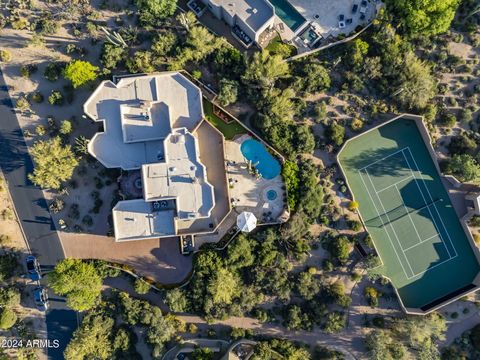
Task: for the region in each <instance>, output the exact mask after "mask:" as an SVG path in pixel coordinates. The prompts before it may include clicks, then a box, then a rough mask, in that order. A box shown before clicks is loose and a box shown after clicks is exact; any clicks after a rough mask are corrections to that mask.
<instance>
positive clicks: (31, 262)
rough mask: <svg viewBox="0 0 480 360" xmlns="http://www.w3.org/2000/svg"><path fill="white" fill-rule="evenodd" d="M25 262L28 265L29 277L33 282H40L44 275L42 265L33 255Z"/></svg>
mask: <svg viewBox="0 0 480 360" xmlns="http://www.w3.org/2000/svg"><path fill="white" fill-rule="evenodd" d="M25 262H26V263H27V272H28V277H29V278H30V279H31V280H32V281H38V280H40V279H41V278H42V275H41V274H40V265H39V263H38V260H37V258H36V257H35V256H33V255H29V256H27V258H26V259H25Z"/></svg>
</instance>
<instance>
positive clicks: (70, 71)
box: [63, 60, 98, 88]
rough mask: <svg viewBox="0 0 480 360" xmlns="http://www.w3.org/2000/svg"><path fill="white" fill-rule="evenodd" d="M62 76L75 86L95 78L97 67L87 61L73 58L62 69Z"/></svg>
mask: <svg viewBox="0 0 480 360" xmlns="http://www.w3.org/2000/svg"><path fill="white" fill-rule="evenodd" d="M63 76H64V77H65V79H67V80H70V81H71V83H72V86H73V87H74V88H77V87H80V86H83V85H85V84H87V83H88V82H90V81H93V80H95V79H96V78H97V76H98V67H96V66H93V65H92V64H90V63H89V62H88V61H83V60H73V61H72V62H70V63H69V64H68V65H67V66H66V67H65V69H64V70H63Z"/></svg>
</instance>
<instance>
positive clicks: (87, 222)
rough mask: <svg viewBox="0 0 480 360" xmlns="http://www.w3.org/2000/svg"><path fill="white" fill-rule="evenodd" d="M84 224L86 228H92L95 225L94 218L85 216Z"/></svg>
mask: <svg viewBox="0 0 480 360" xmlns="http://www.w3.org/2000/svg"><path fill="white" fill-rule="evenodd" d="M82 224H84V225H85V226H88V227H90V226H92V225H93V218H92V217H91V216H90V215H85V216H84V217H83V219H82Z"/></svg>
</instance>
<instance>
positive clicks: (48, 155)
mask: <svg viewBox="0 0 480 360" xmlns="http://www.w3.org/2000/svg"><path fill="white" fill-rule="evenodd" d="M30 154H31V155H32V158H33V162H34V164H35V168H34V170H33V173H31V174H29V175H28V178H29V179H30V181H32V182H33V183H34V184H35V185H38V186H41V187H43V188H47V189H48V188H52V189H59V188H60V186H61V184H62V182H63V181H68V180H70V179H71V177H72V175H73V170H74V169H75V167H76V166H77V165H78V160H77V158H76V157H75V155H74V153H73V151H72V148H71V146H70V145H65V146H63V145H62V141H61V139H60V138H59V137H54V138H52V139H49V140H40V141H37V142H35V143H34V144H33V146H32V148H31V149H30Z"/></svg>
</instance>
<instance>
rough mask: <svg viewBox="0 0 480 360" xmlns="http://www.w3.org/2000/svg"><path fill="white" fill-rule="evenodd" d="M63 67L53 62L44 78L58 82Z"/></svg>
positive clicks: (47, 68)
mask: <svg viewBox="0 0 480 360" xmlns="http://www.w3.org/2000/svg"><path fill="white" fill-rule="evenodd" d="M62 69H63V65H62V64H61V63H55V62H52V63H50V64H48V65H47V67H46V68H45V71H44V72H43V76H44V77H45V79H47V80H48V81H57V80H58V78H59V77H60V75H61V74H62Z"/></svg>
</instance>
